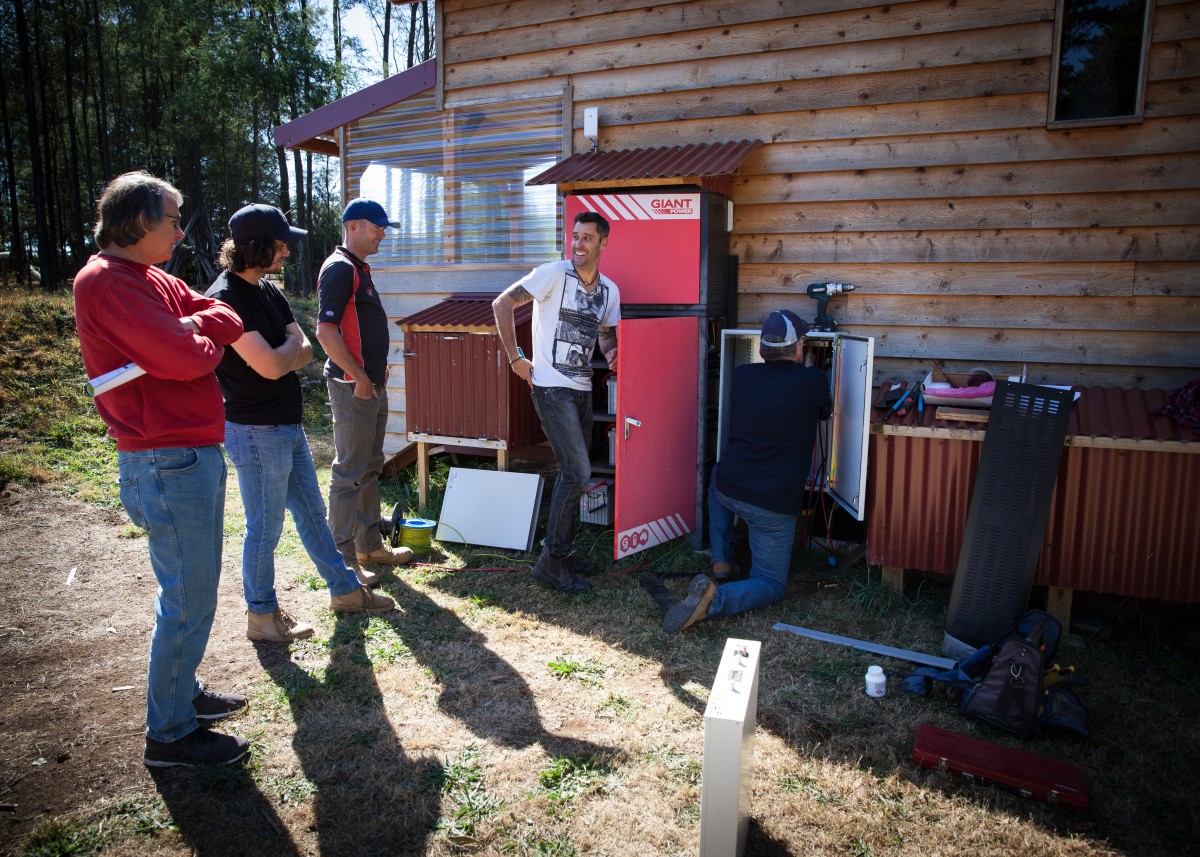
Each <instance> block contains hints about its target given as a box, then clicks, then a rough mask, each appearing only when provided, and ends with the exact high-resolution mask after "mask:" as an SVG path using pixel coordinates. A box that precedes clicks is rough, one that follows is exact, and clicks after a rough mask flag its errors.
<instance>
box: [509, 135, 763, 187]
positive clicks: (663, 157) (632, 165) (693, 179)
mask: <svg viewBox="0 0 1200 857" xmlns="http://www.w3.org/2000/svg"><path fill="white" fill-rule="evenodd" d="M761 145H762V141H761V140H739V141H737V142H733V143H690V144H688V145H686V146H663V147H661V148H657V149H614V150H613V151H610V152H584V153H582V154H578V155H572V156H571V157H569V158H567V159H566V160H565V161H562V162H561V163H558V164H556V165H554V166H553V167H551V168H550V169H548V170H546V171H545V172H543V173H540V174H538V175H536V176H534V177H533V178H531V179H530V180H529V181H527V182H526V183H525V184H527V185H545V184H556V185H564V184H566V185H577V184H580V183H585V182H586V183H589V184H608V185H612V184H615V183H620V182H647V181H655V180H660V181H668V182H670V183H672V184H676V183H682V182H684V181H687V182H689V183H695V184H701V185H703V186H706V187H707V186H709V185H712V184H714V181H713V180H720V179H724V180H725V181H724V182H718V184H724V185H727V184H728V178H729V176H731V175H733V173H734V171H735V170H737V168H738V167H740V166H741V165H742V162H743V161H745V160H746V158H748V157H749V156H750V153H751V152H753V151H754V150H755V149H757V148H758V147H759V146H761ZM710 189H713V190H716V189H719V188H718V187H711V188H710Z"/></svg>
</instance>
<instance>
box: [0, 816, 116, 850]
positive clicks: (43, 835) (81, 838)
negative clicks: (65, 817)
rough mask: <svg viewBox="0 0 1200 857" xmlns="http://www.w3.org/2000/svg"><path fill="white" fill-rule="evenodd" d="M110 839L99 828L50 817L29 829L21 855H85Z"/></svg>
mask: <svg viewBox="0 0 1200 857" xmlns="http://www.w3.org/2000/svg"><path fill="white" fill-rule="evenodd" d="M107 842H108V837H107V836H105V835H104V834H102V833H101V832H100V831H99V829H98V828H97V827H92V826H90V825H84V824H79V823H78V822H74V821H65V822H64V821H57V820H54V819H50V820H49V821H44V822H42V823H41V824H39V825H38V826H37V827H35V828H34V829H33V830H32V831H30V833H29V835H28V836H26V837H25V841H24V843H22V845H21V850H20V852H19V853H20V855H21V857H68V855H70V857H83V855H86V854H95V853H96V852H98V851H99V850H100V849H101V848H103V847H104V846H105V844H106V843H107Z"/></svg>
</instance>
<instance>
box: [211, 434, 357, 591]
mask: <svg viewBox="0 0 1200 857" xmlns="http://www.w3.org/2000/svg"><path fill="white" fill-rule="evenodd" d="M225 452H227V453H228V454H229V460H230V461H232V462H233V466H234V468H235V469H236V470H237V478H238V486H239V488H240V489H241V493H242V507H243V508H244V509H245V510H246V536H245V539H244V540H243V541H242V591H243V593H244V594H245V596H246V606H247V607H248V608H249V609H250V612H251V613H258V614H264V613H274V612H275V610H276V608H277V607H279V602H278V601H277V600H276V598H275V548H276V546H277V545H278V544H279V537H280V536H281V535H282V534H283V515H284V511H285V510H286V511H288V512H291V513H292V520H293V521H295V522H296V532H297V533H298V534H299V535H300V543H301V544H303V545H304V550H305V551H307V552H308V557H309V559H311V560H312V561H313V565H315V566H316V567H317V573H318V574H320V575H321V577H322V578H324V580H325V582H326V583H327V584H329V592H330V594H332V595H346V594H347V593H350V592H353V591H354V590H356V589H358V578H357V577H355V576H354V571H353V569H350V568H347V567H346V563H345V561H344V560H343V558H342V555H341V554H340V553H339V552H338V548H337V545H336V544H334V541H333V536H332V535H331V534H330V532H329V524H328V522H327V521H326V520H325V500H324V498H323V497H322V496H321V487H320V486H319V485H318V484H317V469H316V467H315V466H314V465H313V460H312V453H311V452H310V451H309V449H308V438H307V437H306V436H305V434H304V427H303V426H301V425H275V426H247V425H241V424H239V423H228V422H227V423H225Z"/></svg>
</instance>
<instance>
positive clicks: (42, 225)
mask: <svg viewBox="0 0 1200 857" xmlns="http://www.w3.org/2000/svg"><path fill="white" fill-rule="evenodd" d="M13 8H14V10H15V12H16V14H15V22H16V25H17V46H18V50H19V51H20V55H21V88H22V89H23V90H24V93H25V116H26V122H27V123H28V129H27V132H28V134H29V167H30V179H31V184H32V187H31V188H30V190H31V191H32V193H33V204H34V220H35V222H36V228H37V244H38V265H39V267H40V268H41V274H42V287H43V288H49V287H50V286H51V284H54V286H57V285H58V270H57V269H56V268H55V266H54V246H53V241H52V240H51V238H50V225H49V223H48V221H47V220H46V199H45V190H46V182H45V177H44V176H43V174H42V152H41V145H40V144H39V142H38V138H39V137H40V136H41V134H40V132H39V131H38V116H37V107H36V105H35V104H34V97H33V96H34V92H33V58H32V57H31V56H30V55H29V24H28V22H27V21H26V20H25V0H13Z"/></svg>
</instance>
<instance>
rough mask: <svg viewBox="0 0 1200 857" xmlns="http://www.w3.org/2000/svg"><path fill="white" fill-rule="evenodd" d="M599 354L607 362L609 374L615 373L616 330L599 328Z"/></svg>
mask: <svg viewBox="0 0 1200 857" xmlns="http://www.w3.org/2000/svg"><path fill="white" fill-rule="evenodd" d="M599 341H600V353H601V354H603V355H604V359H605V360H607V361H608V369H609V371H610V372H616V371H617V329H616V328H615V327H602V328H600V337H599Z"/></svg>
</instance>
